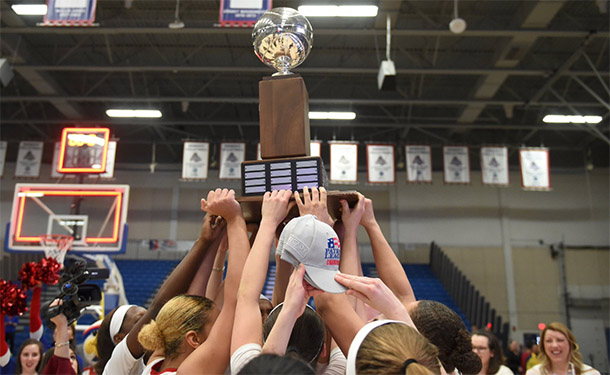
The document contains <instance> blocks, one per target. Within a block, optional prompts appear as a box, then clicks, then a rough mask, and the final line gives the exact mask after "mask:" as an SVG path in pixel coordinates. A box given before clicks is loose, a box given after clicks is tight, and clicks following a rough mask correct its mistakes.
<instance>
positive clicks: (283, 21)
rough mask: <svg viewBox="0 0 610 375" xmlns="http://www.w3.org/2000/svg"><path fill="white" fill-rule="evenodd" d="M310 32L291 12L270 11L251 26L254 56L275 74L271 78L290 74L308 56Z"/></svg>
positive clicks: (310, 44)
mask: <svg viewBox="0 0 610 375" xmlns="http://www.w3.org/2000/svg"><path fill="white" fill-rule="evenodd" d="M312 43H313V29H312V27H311V25H310V24H309V21H308V20H307V18H305V17H304V16H303V15H301V14H299V12H297V11H296V10H294V9H292V8H273V9H271V10H268V11H267V12H265V13H264V14H263V15H262V16H261V18H260V19H259V20H258V22H256V25H254V29H253V30H252V44H253V46H254V53H256V56H258V58H259V59H260V60H261V61H262V62H263V63H265V64H266V65H269V66H271V67H273V68H274V69H275V70H277V73H275V74H273V75H274V76H275V75H287V74H292V73H291V72H290V69H292V68H294V67H296V66H299V65H300V64H301V63H302V62H303V61H305V59H306V58H307V55H309V51H311V46H312Z"/></svg>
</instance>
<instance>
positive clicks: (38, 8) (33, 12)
mask: <svg viewBox="0 0 610 375" xmlns="http://www.w3.org/2000/svg"><path fill="white" fill-rule="evenodd" d="M11 8H12V9H13V12H15V13H16V14H17V15H19V16H44V15H45V14H47V5H46V4H14V5H12V6H11Z"/></svg>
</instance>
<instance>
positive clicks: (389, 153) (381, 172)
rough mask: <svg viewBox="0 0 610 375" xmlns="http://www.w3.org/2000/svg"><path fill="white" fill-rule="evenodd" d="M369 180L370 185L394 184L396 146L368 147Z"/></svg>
mask: <svg viewBox="0 0 610 375" xmlns="http://www.w3.org/2000/svg"><path fill="white" fill-rule="evenodd" d="M366 166H367V176H368V177H367V179H368V182H369V184H393V183H395V182H396V177H395V173H394V171H395V170H394V145H370V144H369V145H366Z"/></svg>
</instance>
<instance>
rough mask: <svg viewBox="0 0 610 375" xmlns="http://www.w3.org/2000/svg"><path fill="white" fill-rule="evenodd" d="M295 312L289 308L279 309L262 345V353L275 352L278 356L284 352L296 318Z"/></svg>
mask: <svg viewBox="0 0 610 375" xmlns="http://www.w3.org/2000/svg"><path fill="white" fill-rule="evenodd" d="M297 314H298V312H297V311H293V310H291V309H289V308H286V309H282V311H280V315H279V316H278V317H277V320H276V321H275V324H274V325H273V328H272V329H271V332H270V333H269V337H267V340H266V341H265V344H264V345H263V351H262V352H263V353H271V354H277V355H280V356H283V355H284V354H286V347H287V346H288V341H290V335H291V334H292V329H293V327H294V323H295V322H296V320H297V319H298V315H297Z"/></svg>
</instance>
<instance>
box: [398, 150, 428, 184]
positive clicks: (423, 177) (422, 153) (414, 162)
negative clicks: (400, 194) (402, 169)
mask: <svg viewBox="0 0 610 375" xmlns="http://www.w3.org/2000/svg"><path fill="white" fill-rule="evenodd" d="M405 163H406V169H407V182H408V183H432V152H431V150H430V146H421V145H411V146H405Z"/></svg>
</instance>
